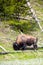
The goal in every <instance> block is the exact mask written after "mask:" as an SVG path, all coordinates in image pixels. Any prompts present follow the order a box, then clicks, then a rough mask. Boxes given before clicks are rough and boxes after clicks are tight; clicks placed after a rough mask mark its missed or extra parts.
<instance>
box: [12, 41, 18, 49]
mask: <svg viewBox="0 0 43 65" xmlns="http://www.w3.org/2000/svg"><path fill="white" fill-rule="evenodd" d="M13 49H14V50H19V46H18V44H17V43H16V42H14V43H13Z"/></svg>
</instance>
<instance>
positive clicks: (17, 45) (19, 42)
mask: <svg viewBox="0 0 43 65" xmlns="http://www.w3.org/2000/svg"><path fill="white" fill-rule="evenodd" d="M37 41H38V38H36V37H34V36H31V35H26V34H20V35H18V37H17V39H16V41H15V42H14V43H13V48H14V49H15V50H20V49H21V50H25V49H26V46H31V45H33V48H34V49H37Z"/></svg>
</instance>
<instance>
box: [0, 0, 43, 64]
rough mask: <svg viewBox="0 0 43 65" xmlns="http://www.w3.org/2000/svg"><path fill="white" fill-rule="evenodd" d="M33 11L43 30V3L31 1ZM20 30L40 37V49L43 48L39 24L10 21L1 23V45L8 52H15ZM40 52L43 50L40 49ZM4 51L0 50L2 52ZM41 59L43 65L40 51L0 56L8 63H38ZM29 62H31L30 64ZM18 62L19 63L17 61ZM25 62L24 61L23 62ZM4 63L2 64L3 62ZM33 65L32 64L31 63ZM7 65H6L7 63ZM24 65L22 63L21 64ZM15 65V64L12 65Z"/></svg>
mask: <svg viewBox="0 0 43 65" xmlns="http://www.w3.org/2000/svg"><path fill="white" fill-rule="evenodd" d="M30 2H31V5H32V7H33V9H34V10H35V12H36V15H37V17H38V19H39V20H40V24H41V26H42V28H43V3H42V2H41V3H40V2H39V3H38V2H37V1H36V0H33V1H32V0H30ZM20 29H22V30H23V33H25V34H29V35H33V36H35V37H38V47H43V32H41V30H40V28H39V26H38V24H37V23H36V22H35V21H34V20H33V19H31V20H29V21H27V20H20V21H19V23H18V21H17V20H9V21H6V20H5V21H0V45H1V46H3V47H4V48H5V49H6V50H7V51H10V52H12V51H14V50H13V47H12V46H13V45H12V44H13V42H14V41H15V40H16V37H17V36H18V34H21V31H20ZM39 50H43V48H39ZM2 51H3V50H2V49H0V52H2ZM39 59H40V62H41V64H40V65H43V61H41V60H42V59H43V52H40V51H36V52H35V51H33V50H32V51H30V50H28V52H27V53H26V52H22V51H21V53H18V52H16V53H11V54H10V53H9V54H6V55H0V61H3V60H4V61H6V60H7V61H8V60H24V61H25V60H30V61H32V60H33V61H35V63H36V61H37V63H36V64H37V65H38V62H39V61H38V60H39ZM30 61H29V62H30ZM17 62H18V61H17ZM22 62H23V61H22ZM1 63H2V62H1ZM30 63H32V62H30ZM5 64H6V63H5ZM21 64H22V63H21ZM10 65H11V64H10ZM12 65H13V64H12Z"/></svg>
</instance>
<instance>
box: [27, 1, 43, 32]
mask: <svg viewBox="0 0 43 65" xmlns="http://www.w3.org/2000/svg"><path fill="white" fill-rule="evenodd" d="M26 2H27V6H28V7H29V8H30V11H31V13H32V18H33V19H35V21H36V22H37V23H38V25H39V27H40V29H41V31H42V32H43V29H42V26H41V25H40V21H39V19H38V18H37V16H36V13H35V11H34V9H33V8H32V6H31V4H30V2H29V1H28V0H26Z"/></svg>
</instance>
